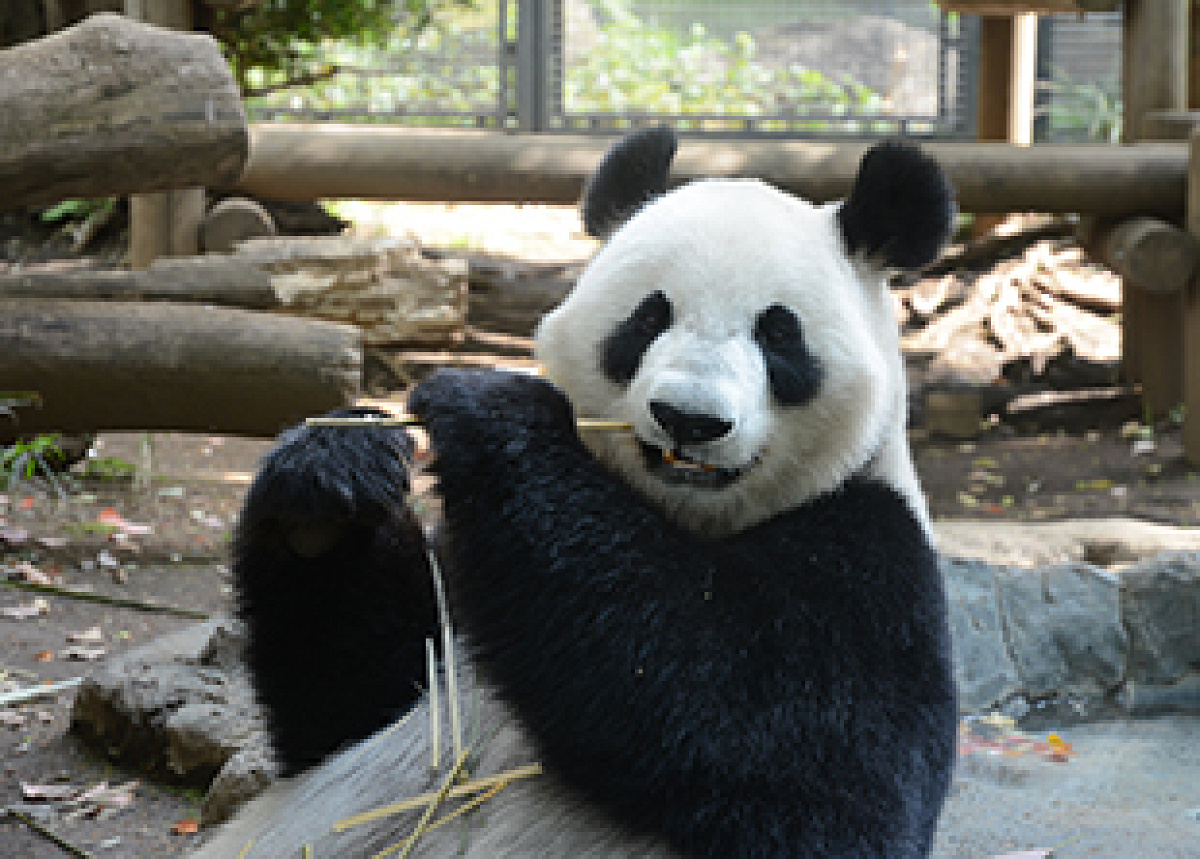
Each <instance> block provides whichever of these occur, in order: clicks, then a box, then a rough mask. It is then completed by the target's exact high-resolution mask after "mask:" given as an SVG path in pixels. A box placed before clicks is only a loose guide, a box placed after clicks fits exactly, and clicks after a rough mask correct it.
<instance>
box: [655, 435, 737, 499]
mask: <svg viewBox="0 0 1200 859" xmlns="http://www.w3.org/2000/svg"><path fill="white" fill-rule="evenodd" d="M638 443H639V444H640V445H641V447H642V458H643V459H644V460H645V462H646V471H648V472H649V473H650V474H652V475H654V476H655V477H657V478H658V479H659V480H661V481H662V482H663V483H669V484H671V485H673V486H692V487H698V488H701V489H724V488H725V487H727V486H729V485H731V484H733V483H735V482H736V481H738V480H739V479H741V478H742V477H743V476H745V475H746V474H747V473H748V472H749V471H751V470H752V469H753V468H754V467H755V466H756V465H758V463H759V461H760V457H757V456H756V457H754V459H752V460H751V461H750V462H748V463H747V464H745V465H740V466H737V467H736V468H724V467H721V466H718V465H710V464H708V463H706V462H698V461H697V460H694V459H691V458H689V457H687V456H685V455H684V454H683V453H682V452H681V451H678V450H676V451H664V450H662V449H661V448H659V447H655V446H654V445H652V444H647V443H646V442H644V441H641V439H639V440H638Z"/></svg>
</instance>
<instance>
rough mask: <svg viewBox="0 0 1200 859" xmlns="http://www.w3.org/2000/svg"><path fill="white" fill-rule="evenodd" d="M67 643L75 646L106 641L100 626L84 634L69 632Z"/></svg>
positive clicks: (84, 631) (86, 630) (85, 631)
mask: <svg viewBox="0 0 1200 859" xmlns="http://www.w3.org/2000/svg"><path fill="white" fill-rule="evenodd" d="M67 641H69V642H71V643H73V644H92V643H95V642H100V641H104V630H102V629H101V628H100V627H99V626H93V627H91V628H90V629H85V630H83V632H69V633H67Z"/></svg>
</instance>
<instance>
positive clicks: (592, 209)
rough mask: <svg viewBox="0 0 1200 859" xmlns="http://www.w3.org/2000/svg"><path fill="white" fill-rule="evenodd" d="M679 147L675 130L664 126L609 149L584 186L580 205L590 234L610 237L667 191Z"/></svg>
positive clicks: (619, 142)
mask: <svg viewBox="0 0 1200 859" xmlns="http://www.w3.org/2000/svg"><path fill="white" fill-rule="evenodd" d="M675 146H676V140H675V132H673V131H671V129H669V128H665V127H661V126H660V127H658V128H644V129H641V130H640V131H634V132H632V133H631V134H628V135H626V136H625V137H623V138H621V140H619V141H618V142H617V143H616V144H615V145H614V146H613V148H612V149H610V150H608V154H606V155H605V156H604V160H603V161H601V162H600V166H599V167H598V168H596V172H595V173H593V174H592V177H591V178H590V179H589V180H588V183H587V187H585V188H584V189H583V203H582V204H581V206H580V208H581V209H582V211H583V225H584V227H585V228H586V229H587V233H588V235H589V236H593V237H594V238H597V239H603V238H607V237H608V236H609V235H610V234H611V233H612V232H613V231H614V230H616V229H617V227H619V226H621V224H623V223H625V222H626V221H627V220H629V219H630V218H631V217H633V215H635V214H636V213H637V210H638V209H640V208H641V207H642V206H644V205H646V203H648V202H650V201H651V200H653V199H654V198H655V197H658V196H661V195H662V194H663V193H664V192H665V191H666V190H667V174H668V173H669V172H670V169H671V159H672V158H674V157H675Z"/></svg>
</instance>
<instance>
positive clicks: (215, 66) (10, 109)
mask: <svg viewBox="0 0 1200 859" xmlns="http://www.w3.org/2000/svg"><path fill="white" fill-rule="evenodd" d="M248 140H249V137H248V132H247V127H246V115H245V111H244V110H243V108H242V102H241V95H240V93H239V91H238V88H237V84H236V83H235V82H234V79H233V75H232V74H231V72H230V70H229V66H228V65H227V64H226V62H225V59H224V58H223V57H222V56H221V52H220V49H219V48H218V46H217V43H216V42H215V41H214V40H213V39H212V38H210V37H208V36H205V35H198V34H192V33H179V32H173V31H171V30H164V29H161V28H159V27H152V26H149V25H146V24H139V23H137V22H135V21H130V20H128V19H127V18H123V17H121V16H119V15H111V14H102V15H95V16H93V17H91V18H89V19H88V20H86V21H84V22H83V23H81V24H79V25H77V26H75V27H71V28H70V29H67V30H64V31H62V32H61V33H55V34H53V35H50V36H47V37H46V38H44V39H39V40H37V41H35V42H29V43H26V44H23V45H18V46H16V47H14V48H9V49H8V50H5V51H0V209H11V208H17V207H20V206H25V205H35V204H42V203H51V202H55V201H57V200H62V199H65V198H69V197H104V196H118V195H123V194H130V193H140V192H145V191H161V190H168V189H172V188H187V187H191V186H225V185H229V184H230V183H231V182H233V181H234V180H236V179H237V177H238V176H239V175H240V174H241V172H242V168H243V167H244V165H245V162H246V156H247V149H248V146H249V143H248Z"/></svg>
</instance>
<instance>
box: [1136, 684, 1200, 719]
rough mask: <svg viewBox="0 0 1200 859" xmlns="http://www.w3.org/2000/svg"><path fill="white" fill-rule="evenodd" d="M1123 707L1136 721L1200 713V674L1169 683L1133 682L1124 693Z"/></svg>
mask: <svg viewBox="0 0 1200 859" xmlns="http://www.w3.org/2000/svg"><path fill="white" fill-rule="evenodd" d="M1121 707H1122V709H1123V710H1124V711H1125V714H1126V715H1128V716H1131V717H1133V718H1135V719H1146V718H1152V717H1155V716H1163V715H1167V714H1169V713H1180V714H1186V713H1193V714H1194V713H1200V674H1189V675H1188V676H1186V677H1184V678H1183V679H1182V680H1179V681H1178V682H1176V683H1170V684H1161V683H1139V682H1138V681H1136V680H1130V681H1129V682H1127V683H1126V684H1125V688H1124V689H1122V690H1121Z"/></svg>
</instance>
